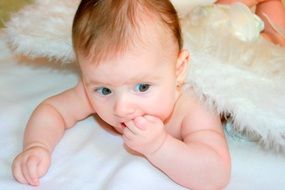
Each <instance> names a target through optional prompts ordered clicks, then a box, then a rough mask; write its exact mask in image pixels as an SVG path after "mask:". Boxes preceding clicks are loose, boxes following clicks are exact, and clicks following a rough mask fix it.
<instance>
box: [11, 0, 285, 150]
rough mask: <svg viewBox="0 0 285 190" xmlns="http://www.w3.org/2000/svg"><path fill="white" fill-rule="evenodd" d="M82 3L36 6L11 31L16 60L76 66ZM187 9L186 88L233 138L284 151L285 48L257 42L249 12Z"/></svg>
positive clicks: (68, 0)
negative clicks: (75, 36)
mask: <svg viewBox="0 0 285 190" xmlns="http://www.w3.org/2000/svg"><path fill="white" fill-rule="evenodd" d="M78 2H79V0H57V1H52V0H45V1H43V0H38V1H35V3H34V4H33V5H30V6H28V7H26V8H24V9H22V10H21V11H20V12H18V13H17V14H15V15H14V16H13V17H12V18H11V20H10V21H9V22H8V23H7V24H6V35H7V42H8V43H9V44H10V46H11V47H12V48H13V50H14V52H15V53H16V54H24V55H27V56H30V57H47V58H50V59H53V60H58V61H60V62H61V63H70V62H74V53H73V50H72V46H71V24H72V19H73V15H74V13H75V11H76V7H77V5H78ZM177 2H178V5H179V1H177ZM200 2H202V1H200ZM205 2H206V1H204V3H205ZM206 3H211V1H207V2H206ZM193 7H194V6H190V7H189V8H188V9H187V10H189V11H188V12H190V8H193ZM185 10H186V9H185V8H184V13H183V14H181V15H183V18H182V26H183V32H184V40H185V43H186V47H187V48H189V50H190V53H191V57H192V60H191V64H190V65H191V66H190V70H189V75H188V82H189V84H190V85H192V86H193V87H194V88H195V90H196V92H197V94H198V95H200V97H201V99H202V100H203V101H204V102H205V103H207V104H208V105H209V106H212V107H214V108H215V109H216V110H217V111H218V112H219V113H221V114H226V115H230V116H231V118H232V121H233V124H234V125H233V126H234V131H236V132H242V133H244V134H246V135H248V136H249V137H250V138H251V139H253V140H256V141H257V142H259V143H260V144H261V145H263V147H265V148H274V150H282V149H284V148H285V85H284V83H285V48H282V47H279V46H276V45H273V44H271V43H270V42H268V41H265V40H264V39H263V38H262V37H260V36H259V32H260V30H261V29H262V22H261V21H259V20H258V18H256V16H255V15H254V14H253V13H251V12H250V11H249V9H247V8H246V7H245V6H242V5H233V6H218V5H211V6H206V7H205V6H203V7H200V8H197V9H194V11H191V12H190V13H189V14H187V15H186V13H187V10H186V11H185ZM185 15H186V16H185ZM241 18H242V19H241Z"/></svg>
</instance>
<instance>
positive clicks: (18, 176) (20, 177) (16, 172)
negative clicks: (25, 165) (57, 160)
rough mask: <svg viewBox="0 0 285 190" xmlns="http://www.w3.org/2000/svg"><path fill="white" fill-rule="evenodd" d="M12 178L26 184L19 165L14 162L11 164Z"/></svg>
mask: <svg viewBox="0 0 285 190" xmlns="http://www.w3.org/2000/svg"><path fill="white" fill-rule="evenodd" d="M13 176H14V178H15V179H16V180H17V181H18V182H20V183H23V184H28V181H27V180H26V178H25V177H24V174H23V172H22V167H21V163H19V162H17V161H14V163H13Z"/></svg>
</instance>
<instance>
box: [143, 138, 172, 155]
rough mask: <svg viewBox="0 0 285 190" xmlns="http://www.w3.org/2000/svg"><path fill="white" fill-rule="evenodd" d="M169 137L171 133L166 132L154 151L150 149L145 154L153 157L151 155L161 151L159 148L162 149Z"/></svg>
mask: <svg viewBox="0 0 285 190" xmlns="http://www.w3.org/2000/svg"><path fill="white" fill-rule="evenodd" d="M168 138H169V134H168V133H165V134H164V136H163V137H162V138H161V140H160V142H159V143H158V144H157V145H156V147H155V148H154V149H153V150H152V151H150V152H148V153H146V154H144V155H145V156H146V157H147V158H148V157H151V156H153V155H155V154H157V153H158V152H159V150H161V149H162V147H163V146H164V145H165V144H166V141H167V139H168Z"/></svg>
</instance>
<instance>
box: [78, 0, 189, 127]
mask: <svg viewBox="0 0 285 190" xmlns="http://www.w3.org/2000/svg"><path fill="white" fill-rule="evenodd" d="M182 45H183V44H182V38H181V31H180V25H179V20H178V17H177V13H176V11H175V9H174V7H173V5H172V4H171V3H170V1H169V0H82V1H81V4H80V5H79V8H78V11H77V13H76V15H75V18H74V23H73V46H74V49H75V52H76V56H77V60H78V62H79V65H80V68H81V71H82V80H83V83H84V85H85V87H86V91H87V94H88V97H89V99H90V102H91V104H92V105H93V107H94V108H96V112H97V113H98V115H99V116H100V117H101V118H102V119H104V120H105V121H107V122H108V123H109V124H111V125H113V126H118V123H122V122H125V121H127V120H130V119H133V118H135V117H137V116H141V115H145V114H149V115H153V116H157V117H159V118H161V119H162V120H165V119H166V118H167V117H168V116H169V115H170V113H171V111H172V109H173V106H174V104H175V101H176V99H177V97H178V94H179V93H177V92H178V89H177V85H178V84H179V83H182V82H183V79H184V76H185V70H186V66H187V62H188V58H189V55H188V53H187V51H185V50H182ZM158 104H160V105H158Z"/></svg>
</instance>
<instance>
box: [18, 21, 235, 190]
mask: <svg viewBox="0 0 285 190" xmlns="http://www.w3.org/2000/svg"><path fill="white" fill-rule="evenodd" d="M146 22H151V23H148V24H147V25H146V27H145V28H144V31H143V32H142V34H144V36H143V37H144V39H143V40H140V41H139V42H138V44H137V46H135V48H133V49H130V50H128V51H126V52H125V53H123V54H121V55H120V56H119V57H114V58H112V59H106V60H102V62H101V63H100V64H99V65H96V64H94V60H88V59H85V58H83V57H79V58H78V61H79V64H80V68H81V72H82V79H81V81H80V82H79V83H78V85H77V86H76V87H74V88H72V89H69V90H67V91H65V92H63V93H61V94H59V95H56V96H53V97H50V98H48V99H47V100H45V101H44V102H43V103H41V104H40V105H39V106H38V108H37V109H36V110H35V111H34V113H33V114H32V116H31V118H30V120H29V122H28V125H27V128H26V131H25V137H24V139H25V140H24V150H23V152H22V153H20V154H19V155H18V156H17V157H16V159H15V160H14V162H13V174H14V177H15V178H16V180H18V181H19V182H21V183H25V184H30V185H34V186H37V185H39V178H40V177H41V176H43V175H44V174H45V173H46V172H47V170H48V168H49V166H50V163H51V154H52V151H53V149H54V148H55V146H56V144H57V143H58V142H59V140H60V139H61V137H62V136H63V134H64V131H65V130H66V129H67V128H71V127H72V126H74V124H75V123H76V122H77V121H79V120H82V119H84V118H86V117H88V116H89V115H91V114H95V113H96V114H98V116H100V117H101V118H102V119H103V120H104V121H105V122H106V123H108V124H109V125H111V126H113V127H114V129H115V130H117V131H118V132H119V133H120V134H122V138H123V140H124V143H125V145H126V146H127V147H129V148H130V149H132V150H133V151H136V152H138V153H140V154H142V155H143V156H144V157H146V158H147V159H148V160H149V161H150V162H151V163H152V164H153V165H154V166H156V167H157V168H159V169H160V170H161V171H163V172H164V173H166V174H167V175H168V176H169V177H170V178H172V179H173V180H174V181H175V182H176V183H178V184H180V185H183V186H185V187H188V188H191V189H222V188H224V187H225V186H226V184H227V183H228V181H229V177H230V170H231V161H230V155H229V150H228V147H227V142H226V139H225V136H224V134H223V129H222V125H221V122H220V118H219V116H218V115H217V114H216V113H215V112H212V111H210V110H208V109H207V108H206V107H205V106H203V104H202V103H201V102H200V101H199V100H198V99H197V98H196V97H195V95H194V93H193V92H192V90H191V89H190V88H187V89H184V88H182V87H181V84H182V83H183V82H184V80H185V76H186V73H187V67H188V62H189V59H190V56H189V53H188V52H187V51H186V50H178V45H177V44H176V43H175V41H174V40H173V39H172V36H169V33H167V32H165V30H162V29H158V27H157V25H155V24H153V23H152V22H153V21H152V20H151V19H150V20H146ZM158 30H159V31H158ZM150 39H151V40H150ZM165 39H171V40H165ZM142 41H143V42H142ZM126 68H128V69H126ZM106 76H107V77H106ZM165 76H167V77H165ZM169 163H171V164H169ZM173 166H175V167H173Z"/></svg>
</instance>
